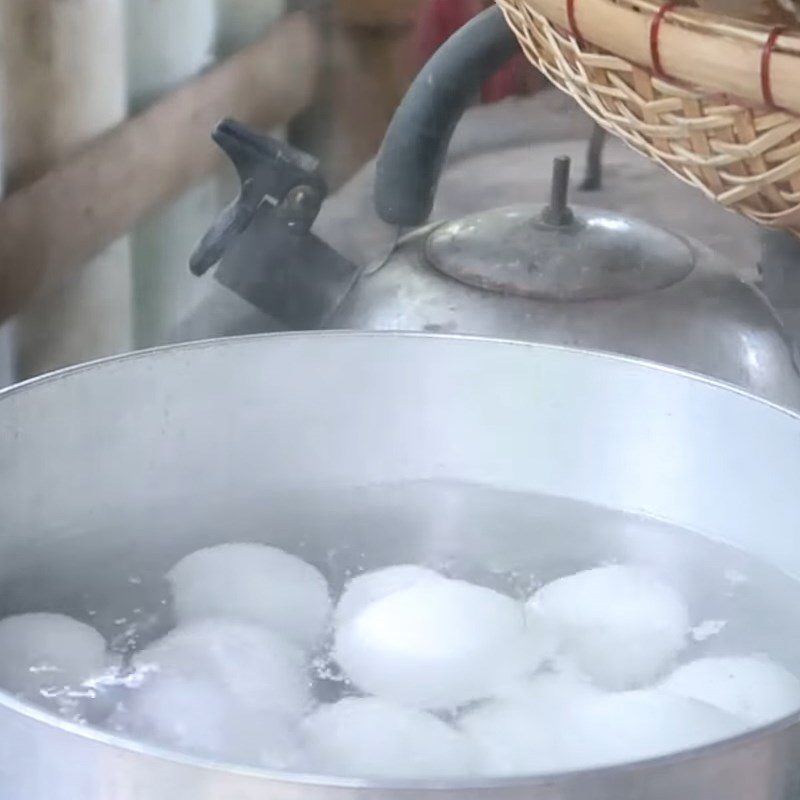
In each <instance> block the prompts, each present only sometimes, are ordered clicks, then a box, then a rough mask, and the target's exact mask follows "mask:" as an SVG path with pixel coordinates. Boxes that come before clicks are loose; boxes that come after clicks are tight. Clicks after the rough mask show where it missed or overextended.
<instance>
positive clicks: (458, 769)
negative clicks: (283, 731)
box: [303, 697, 473, 779]
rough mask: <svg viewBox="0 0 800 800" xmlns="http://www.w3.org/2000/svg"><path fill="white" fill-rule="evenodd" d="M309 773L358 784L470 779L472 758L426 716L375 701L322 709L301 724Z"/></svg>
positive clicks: (455, 735) (457, 736)
mask: <svg viewBox="0 0 800 800" xmlns="http://www.w3.org/2000/svg"><path fill="white" fill-rule="evenodd" d="M303 734H304V737H303V738H304V743H305V752H306V758H307V760H308V767H309V769H311V770H312V771H313V772H318V773H323V774H327V775H336V776H341V777H360V778H409V779H411V778H417V779H422V778H440V777H458V776H463V775H468V774H470V772H471V770H472V766H473V764H472V762H473V757H472V756H473V754H472V751H471V750H470V747H469V745H468V743H467V740H466V739H465V737H464V736H462V734H461V733H459V732H458V731H457V730H456V729H455V728H453V727H452V726H450V725H448V724H447V723H446V722H443V721H442V720H440V719H438V718H437V717H434V716H433V715H432V714H429V713H427V712H425V711H419V710H417V709H413V708H406V707H403V706H399V705H396V704H394V703H390V702H387V701H386V700H380V699H378V698H375V697H350V698H346V699H344V700H340V701H339V702H338V703H334V704H332V705H327V706H321V707H320V708H318V709H317V710H316V711H315V712H314V713H313V714H311V716H309V717H308V718H307V719H306V720H305V722H304V724H303Z"/></svg>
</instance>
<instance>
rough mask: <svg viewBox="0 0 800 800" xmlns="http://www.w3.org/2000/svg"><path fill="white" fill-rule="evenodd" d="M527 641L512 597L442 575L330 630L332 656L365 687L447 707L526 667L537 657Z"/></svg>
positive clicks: (395, 697)
mask: <svg viewBox="0 0 800 800" xmlns="http://www.w3.org/2000/svg"><path fill="white" fill-rule="evenodd" d="M542 644H544V642H543V643H542ZM535 645H536V638H535V636H533V635H532V634H531V631H530V629H529V628H528V625H527V621H526V617H525V614H524V611H523V609H522V606H521V605H520V604H518V603H516V602H515V601H514V600H512V599H511V598H510V597H506V596H505V595H502V594H500V593H499V592H495V591H493V590H491V589H486V588H483V587H480V586H474V585H472V584H469V583H465V582H464V581H454V580H446V579H442V580H439V581H429V582H424V583H419V584H416V585H415V586H412V587H410V588H408V589H403V590H401V591H398V592H394V593H393V594H390V595H389V596H388V597H384V598H383V599H381V600H378V601H376V602H375V603H372V604H371V605H369V606H368V607H367V608H366V609H364V610H363V611H362V612H361V613H360V614H358V615H357V616H356V617H355V618H354V619H352V620H351V621H350V622H349V623H347V624H346V625H344V626H342V627H341V628H340V629H339V630H338V631H337V632H336V641H335V647H334V655H335V658H336V660H337V662H338V663H339V665H340V666H341V668H342V670H343V671H344V673H345V674H346V675H347V677H348V678H349V679H350V680H351V681H352V682H353V683H354V684H355V685H356V686H357V687H359V688H360V689H361V690H362V691H364V692H366V693H367V694H374V695H377V696H379V697H384V698H386V699H389V700H394V701H395V702H398V703H402V704H405V705H409V706H414V707H417V708H426V709H447V708H455V707H457V706H460V705H462V704H464V703H467V702H469V701H471V700H476V699H479V698H483V697H487V696H489V695H490V694H491V692H492V689H493V687H495V686H497V685H500V684H503V683H508V682H510V681H511V680H513V679H514V678H515V677H518V676H520V675H521V674H523V673H525V672H526V671H529V670H532V669H534V668H535V667H536V666H538V663H540V662H541V660H542V659H543V658H544V649H543V648H542V650H541V652H539V651H537V649H536V646H535Z"/></svg>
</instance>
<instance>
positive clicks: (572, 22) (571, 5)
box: [567, 0, 583, 47]
mask: <svg viewBox="0 0 800 800" xmlns="http://www.w3.org/2000/svg"><path fill="white" fill-rule="evenodd" d="M567 21H568V22H569V29H570V32H571V33H572V35H573V36H574V37H575V41H576V42H577V45H578V47H583V36H581V32H580V29H579V28H578V18H577V16H576V14H575V0H567Z"/></svg>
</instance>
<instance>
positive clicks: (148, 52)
mask: <svg viewBox="0 0 800 800" xmlns="http://www.w3.org/2000/svg"><path fill="white" fill-rule="evenodd" d="M487 5H489V3H487V2H483V0H306V1H305V2H301V1H300V0H0V69H2V95H1V96H0V111H1V112H2V149H1V150H0V153H2V175H3V186H4V192H5V200H4V201H3V202H2V203H0V385H5V384H8V383H10V382H12V381H15V380H23V379H26V378H29V377H33V376H35V375H38V374H41V373H43V372H46V371H49V370H53V369H57V368H60V367H64V366H68V365H71V364H75V363H80V362H84V361H88V360H91V359H95V358H99V357H103V356H107V355H112V354H117V353H122V352H125V351H128V350H132V349H138V348H143V347H150V346H154V345H159V344H165V343H168V342H172V341H176V340H179V339H186V338H198V337H200V336H205V335H216V334H217V333H230V332H234V333H236V332H245V331H247V330H249V329H259V323H254V324H253V325H252V326H251V327H250V328H248V326H247V325H245V324H242V325H237V324H230V323H227V327H225V326H221V327H220V326H216V327H215V326H214V325H211V324H201V325H198V324H197V319H198V314H199V315H200V318H201V319H203V318H204V317H203V315H204V314H205V315H206V317H207V316H208V315H213V314H214V313H216V312H214V311H213V310H212V311H208V312H203V311H202V310H200V311H198V309H202V308H203V307H204V306H203V304H204V303H205V302H207V299H208V298H207V295H208V293H209V292H210V291H211V289H210V288H209V287H210V285H211V284H210V280H206V279H203V280H199V279H197V278H195V277H193V276H192V275H191V274H190V272H189V270H188V261H189V256H190V254H191V252H192V250H193V248H194V247H195V245H196V244H197V242H198V241H199V240H200V238H201V237H202V236H203V234H204V233H205V232H206V230H207V229H208V228H209V226H210V225H211V224H212V222H213V221H214V219H215V218H216V217H217V215H218V214H219V212H220V211H221V209H223V208H224V207H225V206H226V205H227V204H228V203H229V202H231V200H232V199H233V198H234V197H235V196H236V193H237V191H238V181H237V178H236V175H235V173H234V171H233V170H232V168H231V167H230V165H229V164H226V163H225V161H224V158H223V157H222V155H221V154H220V153H219V152H218V151H217V149H216V148H215V147H214V145H213V143H212V141H211V138H210V134H211V132H212V130H213V127H214V125H215V123H216V122H217V120H219V119H221V118H222V117H225V116H233V117H235V118H237V119H240V120H242V121H243V122H245V123H247V124H248V125H251V126H253V127H255V128H256V129H258V130H261V131H264V132H270V133H272V135H274V136H277V137H280V138H282V139H284V140H286V141H288V142H290V143H291V144H292V145H294V146H296V147H297V148H300V149H302V150H304V151H306V152H308V153H311V154H313V155H314V156H316V157H317V158H318V159H319V160H320V162H321V167H322V171H323V174H324V176H325V178H326V180H327V182H328V184H329V189H330V190H331V192H332V197H331V199H330V200H329V201H328V203H327V204H326V209H327V211H326V213H325V214H324V215H323V219H321V226H322V230H321V235H322V236H323V238H326V236H327V237H329V238H332V239H335V240H336V241H335V242H333V243H334V245H335V246H337V247H339V248H340V249H343V250H344V251H345V252H346V254H347V255H348V256H349V257H351V258H353V259H359V258H360V259H361V260H362V261H363V260H369V258H371V257H374V256H375V253H374V252H368V251H369V250H370V247H373V248H374V246H375V242H376V241H377V240H378V239H380V238H381V236H382V235H383V233H381V235H380V236H378V235H374V234H375V230H377V226H378V221H377V219H376V218H375V217H374V214H373V213H372V211H371V203H370V200H369V197H370V186H371V175H372V173H371V163H370V162H371V160H372V159H373V157H374V155H375V153H376V152H377V150H378V148H379V146H380V142H381V139H382V137H383V135H384V133H385V130H386V127H387V125H388V123H389V121H390V119H391V116H392V114H393V112H394V110H395V109H396V107H397V105H398V103H399V102H400V100H401V98H402V97H403V94H404V92H405V91H406V89H407V88H408V86H409V84H410V82H411V81H412V80H413V78H414V76H415V74H416V72H417V71H418V69H419V68H420V66H421V64H423V63H424V61H425V60H426V59H427V58H428V57H429V56H430V55H431V54H432V53H433V52H435V50H436V49H437V47H438V46H439V45H440V44H441V43H442V42H443V41H444V40H445V39H446V38H447V37H448V36H449V35H450V34H451V33H453V32H454V31H455V30H457V29H458V28H459V26H461V25H462V24H464V23H465V22H466V21H468V20H469V19H470V18H471V17H472V16H474V15H475V14H477V13H478V12H479V11H481V10H482V9H483V8H484V7H486V6H487ZM590 132H591V124H590V122H589V120H588V118H587V117H585V116H584V115H583V113H582V112H580V111H579V110H578V109H577V107H575V105H574V104H573V103H572V101H571V100H569V99H568V98H565V97H563V96H561V95H560V94H558V93H557V92H555V91H554V90H552V89H549V88H548V87H547V86H546V82H545V81H544V80H543V79H542V77H541V76H540V75H539V74H538V73H537V72H535V70H533V68H531V67H529V66H528V65H527V64H526V62H524V60H523V58H522V56H521V55H520V57H519V58H518V59H517V60H516V61H514V62H512V63H511V64H509V66H508V67H507V68H506V69H505V70H503V71H502V72H501V73H499V74H498V75H496V76H495V77H494V78H493V79H492V80H491V81H490V82H489V83H487V84H486V86H485V87H484V89H483V91H482V92H481V96H480V97H479V98H476V101H475V108H474V109H473V110H472V111H471V112H469V113H468V114H467V117H466V118H465V119H464V121H463V123H462V125H461V126H460V128H459V131H458V135H457V136H456V139H455V140H454V143H453V147H452V148H451V154H450V167H449V168H448V172H447V175H446V177H445V180H444V182H443V186H442V190H441V192H440V196H439V197H438V200H437V207H436V212H435V213H436V214H437V215H438V216H439V217H446V216H454V215H457V214H462V213H467V212H470V211H473V210H479V209H483V208H488V207H492V206H497V205H503V204H508V203H511V202H518V201H521V200H535V201H539V200H542V199H543V195H544V193H546V184H547V180H548V179H549V172H550V166H549V165H550V163H551V161H552V158H553V157H554V155H558V154H559V153H560V152H567V154H569V155H571V156H573V158H574V159H576V160H577V161H578V163H579V164H582V160H583V154H584V152H585V145H586V143H587V141H588V138H589V135H590ZM606 161H607V164H606V169H607V172H608V175H607V180H605V181H604V183H603V188H602V190H601V191H599V192H597V193H596V194H595V195H594V196H593V198H592V202H593V203H595V204H601V205H603V206H604V207H614V208H616V209H618V210H627V211H632V212H634V213H636V214H637V215H638V216H643V217H645V218H651V219H652V220H653V221H656V222H658V223H660V224H664V225H665V226H667V227H671V228H673V229H677V230H680V231H682V232H685V233H687V234H689V235H693V236H697V237H698V238H700V239H701V240H703V241H705V242H706V243H707V244H710V245H712V246H714V247H717V248H718V249H719V250H721V251H723V252H724V253H725V254H726V255H729V256H731V257H732V258H733V259H734V260H735V262H736V264H737V265H739V267H740V268H741V270H742V272H743V273H747V272H748V270H752V268H753V266H754V265H755V263H756V261H757V255H758V252H757V244H756V238H755V235H754V233H753V232H752V229H751V226H750V225H749V223H746V222H744V221H743V220H741V219H738V218H735V217H733V216H732V215H728V214H726V213H725V212H724V211H722V210H720V209H719V208H717V207H715V206H713V205H712V204H711V203H710V202H708V201H706V199H705V198H704V197H703V196H702V195H701V194H700V193H696V192H694V191H692V190H691V189H688V188H687V187H685V186H682V185H681V184H679V183H678V182H677V181H676V180H674V179H673V178H670V177H668V176H666V175H664V174H663V173H661V172H660V171H659V170H658V168H657V167H654V166H652V165H650V164H649V163H647V162H646V161H644V160H643V159H641V158H640V157H639V156H636V155H635V154H633V153H629V152H628V151H627V150H625V149H624V148H622V147H621V146H618V144H617V143H616V142H613V143H610V145H609V148H608V152H607V154H606ZM581 169H582V167H581V166H579V167H578V171H580V170H581ZM373 229H374V230H373ZM356 251H358V252H356ZM230 313H232V314H233V315H234V316H236V315H237V314H239V315H242V314H244V313H245V312H244V311H242V310H241V309H240V308H238V307H237V309H234V310H233V311H232V312H230ZM206 321H207V320H206Z"/></svg>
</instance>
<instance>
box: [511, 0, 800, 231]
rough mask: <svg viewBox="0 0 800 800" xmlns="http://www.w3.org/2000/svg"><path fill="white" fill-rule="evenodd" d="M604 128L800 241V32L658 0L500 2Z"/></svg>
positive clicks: (525, 42) (544, 65)
mask: <svg viewBox="0 0 800 800" xmlns="http://www.w3.org/2000/svg"><path fill="white" fill-rule="evenodd" d="M496 2H497V4H498V5H499V6H500V7H501V9H502V10H503V13H504V14H505V17H506V19H507V21H508V23H509V25H510V26H511V28H512V29H513V30H514V32H515V34H516V36H517V38H518V39H519V41H520V44H521V45H522V48H523V50H524V51H525V54H526V55H527V57H528V59H529V60H530V61H531V62H532V63H533V64H534V66H536V67H537V68H538V69H539V70H541V71H542V72H543V73H544V74H545V75H546V76H547V77H548V78H549V79H550V80H551V81H552V82H553V83H554V84H555V85H556V86H557V87H558V88H560V89H561V90H563V91H565V92H567V93H568V94H570V95H572V97H573V98H574V99H575V100H576V101H577V102H578V103H579V104H580V106H581V107H582V108H583V109H584V110H585V111H586V112H587V113H588V114H589V115H590V116H591V117H593V118H594V119H595V120H596V121H597V122H598V123H599V124H600V125H601V126H602V127H603V128H605V129H606V130H607V131H609V132H610V133H612V134H614V135H616V136H619V137H620V138H621V139H623V140H624V141H625V142H626V143H627V144H628V145H630V146H631V147H633V148H634V149H635V150H638V151H639V152H640V153H643V154H644V155H646V156H648V157H649V158H651V159H653V160H654V161H656V162H657V163H659V164H661V165H662V166H664V167H666V169H668V170H669V171H670V172H672V173H673V174H674V175H676V176H677V177H679V178H680V179H681V180H683V181H685V182H687V183H689V184H691V185H692V186H696V187H697V188H698V189H700V190H701V191H703V192H704V193H705V194H706V195H707V196H708V197H710V198H712V199H714V200H716V201H717V202H719V203H721V204H722V205H723V206H725V207H726V208H729V209H731V210H734V211H738V212H739V213H740V214H743V215H744V216H746V217H748V218H749V219H751V220H754V221H755V222H757V223H760V224H761V225H766V226H769V227H774V228H783V229H786V230H790V231H792V232H793V233H794V234H795V235H797V236H799V237H800V30H797V31H792V32H790V31H786V30H784V29H781V28H768V27H764V26H759V25H753V24H748V23H734V22H732V21H730V20H728V19H727V18H721V17H716V16H713V15H710V14H705V13H702V12H700V11H698V10H696V9H693V8H686V7H682V6H676V5H674V4H668V5H660V4H659V3H653V2H650V0H496Z"/></svg>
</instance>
